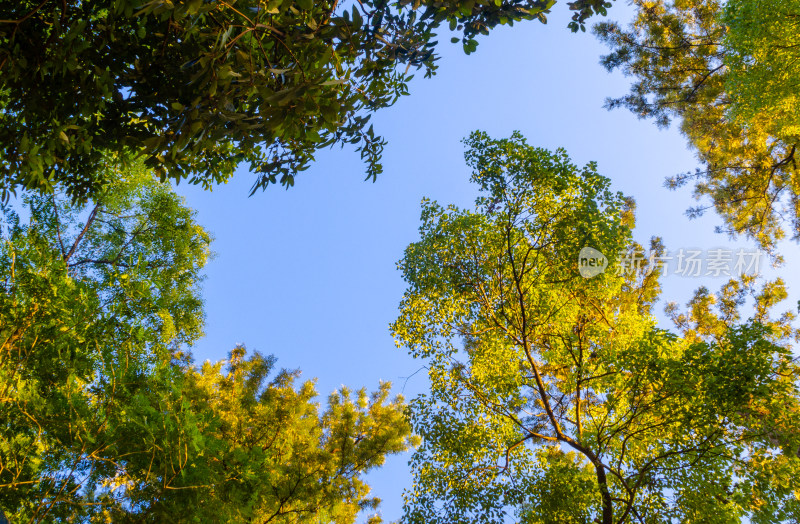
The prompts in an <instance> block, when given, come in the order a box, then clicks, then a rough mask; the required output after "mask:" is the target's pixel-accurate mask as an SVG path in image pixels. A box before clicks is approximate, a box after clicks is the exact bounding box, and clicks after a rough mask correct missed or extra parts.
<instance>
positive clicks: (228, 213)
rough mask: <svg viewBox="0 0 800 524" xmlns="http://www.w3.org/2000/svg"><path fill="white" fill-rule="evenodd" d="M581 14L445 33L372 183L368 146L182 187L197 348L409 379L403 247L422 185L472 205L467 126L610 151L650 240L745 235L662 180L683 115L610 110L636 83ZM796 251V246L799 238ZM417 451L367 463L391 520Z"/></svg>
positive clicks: (682, 162) (426, 193) (587, 156)
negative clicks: (202, 264)
mask: <svg viewBox="0 0 800 524" xmlns="http://www.w3.org/2000/svg"><path fill="white" fill-rule="evenodd" d="M609 14H610V18H613V19H618V20H619V19H622V20H625V19H627V18H628V17H629V16H630V8H629V7H628V6H626V5H624V4H621V3H620V4H617V5H614V7H613V8H612V9H610V11H609ZM569 16H570V14H569V12H568V11H567V8H566V5H565V4H561V3H559V4H557V5H556V6H555V8H554V12H553V13H552V14H551V15H550V17H549V23H548V24H547V25H542V24H540V23H538V22H528V23H524V24H519V25H515V26H514V27H513V28H502V29H499V30H497V31H495V32H494V33H493V34H491V35H490V36H489V37H484V38H482V39H481V43H480V45H479V46H478V50H477V52H476V53H474V54H473V55H470V56H466V55H464V54H463V52H462V51H461V48H460V46H459V45H449V44H444V45H442V46H441V51H442V52H441V55H442V59H441V61H440V62H439V63H440V68H439V71H438V74H437V75H436V76H435V77H434V78H433V79H422V78H419V79H415V80H414V81H413V83H412V86H411V89H410V91H411V95H410V96H408V97H406V98H405V99H402V100H400V101H399V102H398V103H397V104H396V105H395V106H394V107H392V108H389V109H386V110H383V111H382V112H380V113H379V114H377V115H376V116H375V117H374V124H375V129H376V132H378V133H380V134H382V135H383V136H384V137H385V138H386V139H387V140H388V145H387V147H386V149H385V153H384V168H385V170H384V173H383V174H382V175H380V176H379V178H378V181H377V182H375V183H372V182H365V181H364V169H363V166H362V164H361V163H360V160H359V158H358V154H356V153H355V152H353V151H352V150H348V149H344V150H339V149H335V150H331V151H326V152H324V153H323V154H320V155H319V156H318V159H317V162H316V164H315V165H314V166H313V167H312V168H311V169H309V170H308V171H306V172H303V173H301V174H300V175H299V176H298V177H297V179H296V183H295V187H294V188H292V189H290V190H288V191H286V190H283V189H282V188H280V187H272V188H269V189H268V190H267V191H266V192H264V193H258V194H256V195H254V196H253V197H250V198H248V197H247V195H248V192H249V188H250V185H251V184H252V182H253V176H252V175H251V174H249V173H248V172H247V171H246V169H244V168H243V169H241V170H240V173H238V174H237V176H235V177H234V178H233V180H232V181H231V182H229V183H228V184H226V185H224V186H220V187H217V188H215V189H214V191H213V192H211V193H209V192H204V191H202V190H201V189H200V188H196V187H192V186H187V185H181V186H179V192H180V193H182V194H183V195H185V196H186V198H187V202H188V204H189V205H190V206H192V207H194V208H195V209H197V210H198V213H199V221H200V223H201V224H203V225H204V226H205V227H206V228H207V229H209V230H210V231H211V233H212V234H213V235H214V236H215V239H216V240H215V242H214V245H213V249H214V251H216V253H217V256H216V258H215V259H214V260H213V261H212V262H211V263H210V264H209V266H208V271H207V279H206V281H205V283H204V296H205V300H206V313H207V327H206V333H207V334H206V336H205V338H204V339H202V340H201V341H200V342H199V343H198V344H197V345H196V347H195V348H194V353H195V357H196V359H197V360H198V361H202V360H205V359H210V360H218V359H221V358H225V356H226V354H227V352H228V351H229V350H230V349H231V348H232V347H233V346H234V345H235V344H237V343H244V344H246V345H247V347H248V348H249V349H253V350H256V349H257V350H259V351H261V352H263V353H272V354H274V355H276V356H277V357H278V365H279V366H282V367H287V368H292V369H294V368H300V369H301V370H302V371H303V377H305V378H314V377H316V378H317V380H318V382H317V385H318V391H319V392H320V394H321V396H322V397H321V399H324V397H325V395H327V393H329V392H330V391H332V390H334V389H336V388H338V387H340V385H342V384H344V385H347V386H349V387H352V388H358V387H361V386H365V387H367V388H368V389H375V388H376V387H377V384H378V381H379V380H388V381H392V382H393V384H394V386H395V388H394V389H395V391H397V392H400V390H401V388H402V387H403V385H404V382H405V378H404V377H408V376H410V375H412V374H413V373H414V372H415V371H417V370H419V368H420V367H421V366H422V365H423V363H422V362H418V361H414V360H413V359H412V358H411V357H409V356H407V355H406V353H405V352H404V350H402V349H397V348H396V347H395V345H394V342H393V341H392V338H391V336H390V334H389V330H388V325H389V323H390V322H391V321H393V320H394V318H395V317H396V315H397V306H398V303H399V301H400V299H401V297H402V294H403V291H404V283H403V281H402V279H401V276H400V273H399V272H398V271H397V269H396V262H397V261H398V260H399V259H400V258H401V256H402V253H403V249H404V248H405V247H406V245H408V244H409V243H410V242H413V241H414V240H416V238H417V228H418V226H419V211H420V201H421V200H422V198H423V197H429V198H431V199H434V200H438V201H440V202H442V203H452V204H457V205H460V206H471V205H472V201H473V199H474V198H475V196H476V192H475V190H474V188H473V187H471V185H470V184H469V182H468V177H469V170H468V169H467V167H466V165H465V164H464V161H463V146H462V144H461V142H460V141H461V139H462V138H464V137H465V136H466V135H468V134H469V132H470V131H472V130H474V129H481V130H484V131H487V132H488V133H489V134H490V135H492V136H494V137H498V138H499V137H506V136H508V135H510V134H511V132H512V131H513V130H519V131H521V132H522V133H523V134H524V135H525V136H526V137H527V139H528V141H529V143H530V144H532V145H535V146H540V147H546V148H550V149H554V148H557V147H563V148H565V149H566V150H567V152H568V153H569V154H570V156H571V157H572V158H573V160H574V161H575V162H576V163H578V164H581V165H582V164H585V163H586V162H588V161H591V160H594V161H597V163H598V166H599V171H600V173H602V174H604V175H605V176H607V177H609V178H611V180H612V182H613V185H614V188H615V189H616V190H619V191H622V192H623V193H625V194H626V195H630V196H633V197H634V198H635V199H636V201H637V208H638V211H637V217H638V221H637V230H636V237H637V239H638V240H639V241H640V242H646V241H647V239H648V238H649V237H650V236H652V235H659V236H661V237H662V238H663V239H664V242H665V244H666V246H667V248H668V249H675V250H677V249H678V248H692V247H699V248H703V249H709V248H715V247H724V248H733V247H734V246H742V245H748V244H747V243H746V242H741V241H739V242H732V241H730V240H729V239H728V238H727V237H725V236H724V235H718V234H714V232H713V230H714V225H717V224H719V223H720V220H719V219H718V218H717V217H716V216H714V215H713V214H712V213H710V214H708V216H706V217H703V218H702V219H700V220H692V221H689V220H688V219H687V218H686V217H685V215H684V210H685V209H686V208H688V207H690V206H693V205H696V204H695V201H694V200H693V199H692V198H691V192H690V190H689V189H684V190H681V191H677V192H672V191H668V190H667V189H664V188H663V181H664V178H665V177H667V176H670V175H674V174H676V173H679V172H685V171H690V170H693V169H694V168H695V167H696V165H697V163H696V160H695V158H694V155H693V154H692V152H690V151H689V150H687V149H686V147H685V141H684V139H683V138H682V137H681V136H680V135H679V133H678V132H677V130H675V129H670V130H658V129H657V128H656V127H655V125H653V124H652V122H650V121H642V120H637V119H636V117H635V116H634V115H632V114H630V113H629V112H627V111H622V110H617V111H613V112H609V111H606V110H605V109H603V101H604V99H605V98H606V97H607V96H614V95H621V94H624V93H625V92H626V91H627V88H628V84H629V82H628V80H627V79H625V78H624V77H622V76H621V75H619V74H614V75H611V74H608V73H607V72H606V71H605V70H604V69H603V68H602V67H601V66H600V65H599V63H598V60H599V57H600V55H601V54H603V53H604V52H605V48H604V47H603V46H602V45H600V44H599V42H597V40H596V39H595V38H594V37H593V36H592V35H591V34H589V33H586V34H572V33H570V32H569V30H567V29H566V25H567V23H568V21H569ZM448 40H449V38H448V37H446V36H444V35H443V36H442V37H441V38H440V41H442V42H447V41H448ZM783 252H784V253H785V254H786V258H787V260H796V259H797V258H796V257H797V254H798V253H797V248H796V247H795V246H794V245H787V246H783ZM787 269H791V264H789V265H787V267H785V268H784V271H783V272H782V273H783V274H784V276H785V277H786V278H787V281H788V282H789V286H790V287H789V291H790V299H789V300H788V301H787V302H786V308H788V309H794V306H793V305H794V304H796V303H797V298H798V296H797V289H798V286H800V281H798V280H797V279H796V278H792V277H791V275H789V271H786V270H787ZM723 282H724V279H722V278H717V279H713V278H706V279H702V278H685V277H678V276H671V277H667V278H666V280H665V282H664V296H665V297H666V298H667V299H668V300H674V301H677V302H679V303H684V302H686V300H687V299H688V298H689V297H690V295H691V292H692V290H693V289H695V288H696V287H699V286H700V285H708V286H709V287H710V288H711V289H717V288H719V287H720V286H721V285H722V284H723ZM665 327H667V326H666V324H665ZM425 385H426V381H425V377H424V373H418V374H417V375H415V376H414V377H412V378H410V379H409V380H408V381H407V383H405V395H406V397H411V396H414V395H416V394H419V393H421V392H423V391H424V389H425ZM407 460H408V456H403V457H395V458H393V459H391V460H390V461H389V462H388V463H387V466H386V467H385V468H383V469H382V470H381V471H379V472H377V473H375V474H372V475H370V480H371V482H372V485H373V493H375V494H376V495H377V496H379V497H381V498H382V499H383V500H384V503H383V508H382V513H383V516H384V518H385V520H387V521H389V520H394V519H397V518H399V517H400V515H401V514H402V497H401V495H402V491H403V489H405V488H407V487H409V486H410V479H411V477H410V473H409V471H408V467H407V466H406V462H407Z"/></svg>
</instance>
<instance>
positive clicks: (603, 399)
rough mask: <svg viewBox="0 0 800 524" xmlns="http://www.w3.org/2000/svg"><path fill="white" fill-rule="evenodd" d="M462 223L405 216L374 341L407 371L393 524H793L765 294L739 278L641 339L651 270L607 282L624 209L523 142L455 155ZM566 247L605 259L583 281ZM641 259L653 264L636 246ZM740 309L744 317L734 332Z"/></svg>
mask: <svg viewBox="0 0 800 524" xmlns="http://www.w3.org/2000/svg"><path fill="white" fill-rule="evenodd" d="M467 145H468V151H467V155H466V156H467V160H468V163H469V164H470V166H471V167H472V168H473V170H474V171H473V176H472V180H473V181H474V182H475V183H476V184H477V185H478V187H479V188H480V190H481V196H480V197H479V198H478V200H477V202H476V208H475V209H474V210H465V209H459V208H456V207H453V206H448V207H444V206H441V205H439V204H437V203H435V202H429V201H426V202H424V203H423V210H422V226H421V228H420V239H419V241H417V242H414V243H413V244H411V245H410V246H409V247H408V248H407V250H406V252H405V256H404V257H403V259H402V261H401V262H400V268H401V270H402V272H403V276H404V277H405V279H406V281H407V282H408V289H407V291H406V293H405V296H404V298H403V301H402V303H401V307H400V316H399V317H398V319H397V321H396V322H395V323H394V324H393V326H392V329H393V332H394V334H395V336H396V340H397V343H398V345H400V346H402V347H405V348H407V349H408V350H409V352H410V353H411V354H412V355H413V356H415V357H417V358H420V359H423V360H424V361H425V363H426V367H427V369H428V370H429V378H430V383H431V391H430V394H426V395H421V396H420V397H418V398H417V399H415V400H414V401H412V403H411V408H410V412H411V418H412V422H413V427H414V429H415V431H417V432H419V434H420V435H421V436H422V439H423V444H422V446H421V447H420V448H419V449H418V450H417V452H416V453H415V454H414V457H413V459H412V468H413V471H414V476H415V477H414V478H415V480H414V485H413V488H412V489H411V490H410V491H408V492H407V493H406V513H405V521H406V522H411V523H423V522H424V523H435V522H473V521H480V522H487V523H489V522H498V523H499V522H506V521H507V520H505V519H506V518H508V517H509V516H513V517H514V518H515V519H516V520H517V521H519V522H530V523H540V522H541V523H548V522H553V523H555V522H558V523H568V522H573V523H589V522H602V523H604V524H611V523H624V522H641V523H660V522H673V521H680V522H739V521H740V519H741V518H743V517H749V518H750V519H751V521H752V522H776V521H784V520H786V519H788V520H791V519H797V518H798V517H800V503H799V502H798V501H800V498H798V496H800V492H798V488H797V484H796V482H795V480H796V479H797V478H798V477H797V476H798V474H800V457H799V456H798V450H799V449H800V440H798V434H797V432H796V430H795V429H794V428H796V427H797V424H798V422H800V419H799V417H800V409H798V408H800V392H799V391H798V376H799V374H798V373H799V372H800V369H798V367H797V364H796V363H795V362H794V360H793V359H792V355H791V346H790V345H789V343H790V342H791V340H792V339H793V337H795V336H796V332H795V331H794V330H793V329H792V328H791V321H792V319H793V315H792V314H791V313H788V314H786V315H783V316H781V317H779V318H771V317H770V313H769V310H770V308H771V307H772V306H773V305H774V304H775V303H776V302H778V301H779V300H781V299H782V298H785V296H786V295H785V291H784V290H783V288H782V283H781V282H780V281H776V282H771V283H767V284H765V285H764V287H763V288H762V289H760V290H758V289H757V287H756V285H755V283H754V282H753V281H751V280H750V279H748V278H745V277H742V278H741V279H738V280H732V281H731V282H729V283H728V284H727V285H726V286H725V287H724V288H723V290H722V291H721V292H720V293H719V294H717V295H713V294H710V293H708V291H707V290H704V289H701V290H699V291H698V293H697V295H696V296H695V298H694V299H693V300H692V302H691V303H690V304H689V309H688V311H687V312H684V313H681V312H679V309H678V308H677V306H674V305H672V306H670V308H669V311H670V313H671V315H672V316H673V317H674V319H675V322H676V324H677V327H678V333H677V334H676V333H673V332H669V331H667V330H664V329H663V328H660V327H659V326H658V325H657V322H656V320H655V318H654V316H653V313H652V308H653V306H654V304H655V302H656V301H657V300H658V298H659V274H660V269H659V268H658V267H653V266H650V267H647V266H643V267H638V268H635V269H633V270H631V271H615V270H614V267H613V262H614V261H615V260H617V259H618V256H619V252H620V250H626V249H628V248H638V247H640V246H636V245H635V243H633V241H632V238H631V228H632V227H633V215H632V206H631V202H630V201H628V200H626V199H625V198H624V197H623V196H622V195H621V194H619V193H614V192H612V191H611V190H610V188H609V185H610V183H609V180H608V179H606V178H604V177H603V176H601V175H600V174H598V173H597V171H596V167H595V166H594V165H593V164H589V165H587V166H585V167H583V168H579V167H577V166H575V165H574V164H572V163H571V162H570V160H569V158H568V157H567V155H566V153H564V152H563V151H557V152H555V153H553V152H549V151H546V150H543V149H539V148H534V147H531V146H529V145H528V144H527V143H526V142H525V141H524V139H523V138H522V137H521V136H520V135H518V134H515V135H513V136H512V137H511V138H510V139H505V140H494V139H491V138H489V137H488V136H486V135H485V134H482V133H476V134H473V135H472V136H471V137H470V138H469V140H467ZM583 247H593V248H594V249H596V250H599V251H601V252H602V253H603V254H605V256H607V257H608V258H609V261H610V262H611V264H610V265H609V267H608V268H607V270H606V271H605V272H601V273H599V274H595V275H594V276H592V277H591V278H585V276H586V275H584V276H582V275H581V274H580V272H579V269H578V265H577V261H578V256H579V253H580V251H581V249H582V248H583ZM651 247H652V249H653V250H654V252H655V253H659V252H660V251H661V250H663V247H662V246H661V244H660V242H659V241H658V239H654V241H653V243H652V246H651ZM748 293H752V295H753V299H754V303H755V304H756V310H755V313H754V315H753V316H752V317H751V318H749V319H745V320H743V319H741V317H740V313H739V309H738V308H739V306H740V305H741V304H742V303H743V302H744V300H745V298H746V297H747V296H748Z"/></svg>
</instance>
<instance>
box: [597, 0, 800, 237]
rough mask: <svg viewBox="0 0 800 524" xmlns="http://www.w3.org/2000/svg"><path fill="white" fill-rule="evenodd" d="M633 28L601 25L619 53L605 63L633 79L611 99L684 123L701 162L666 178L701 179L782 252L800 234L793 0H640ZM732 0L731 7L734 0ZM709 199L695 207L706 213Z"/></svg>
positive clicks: (747, 228) (698, 187) (740, 228)
mask: <svg viewBox="0 0 800 524" xmlns="http://www.w3.org/2000/svg"><path fill="white" fill-rule="evenodd" d="M633 4H634V6H635V8H636V18H635V20H634V21H633V23H632V24H631V26H630V27H628V28H623V27H621V26H620V25H619V24H617V23H612V22H607V23H600V24H598V25H597V26H596V32H597V34H598V35H599V36H600V38H601V40H603V41H604V42H605V43H607V44H608V45H609V47H610V48H611V53H610V54H608V55H607V56H605V57H604V58H603V60H602V63H603V64H604V65H605V66H606V67H607V68H608V69H609V70H613V69H620V70H621V71H623V72H624V73H625V74H626V75H630V76H632V77H633V78H634V83H633V85H632V87H631V91H630V93H629V94H628V95H626V96H623V97H619V98H612V99H609V101H608V107H610V108H614V107H627V108H628V109H630V110H631V111H632V112H634V113H635V114H636V115H638V116H639V117H641V118H653V119H655V121H656V122H657V123H658V124H659V125H661V126H666V125H668V124H669V122H670V120H671V119H673V118H676V117H677V118H679V120H680V129H681V131H682V132H683V133H684V135H686V137H687V138H688V140H689V142H690V143H691V145H692V146H693V147H694V148H695V150H696V151H697V155H698V158H699V160H700V162H701V166H702V167H701V168H698V169H697V171H696V172H694V173H685V174H681V175H677V176H676V177H674V178H672V179H671V180H670V181H668V185H669V186H671V187H677V186H680V185H683V184H685V183H687V182H690V181H695V196H696V197H697V198H703V197H708V198H709V199H710V201H711V207H714V208H715V209H716V210H717V211H718V212H719V214H720V215H721V216H722V218H723V219H724V220H725V222H726V224H727V228H726V231H727V232H729V233H731V234H738V233H742V234H746V235H748V236H751V237H753V238H755V239H756V240H757V241H758V242H759V243H760V244H761V245H762V246H764V247H765V248H767V249H769V250H774V247H775V243H776V242H777V241H778V240H780V239H781V238H784V237H785V236H786V234H787V230H788V234H789V236H790V237H791V238H794V239H797V238H798V234H800V226H799V225H798V224H800V219H798V216H800V206H798V202H799V201H798V194H800V187H799V186H798V180H800V178H798V171H797V169H798V168H797V162H796V159H795V150H796V147H797V144H798V136H800V135H798V133H797V125H796V112H795V111H794V109H793V108H795V107H796V106H795V105H794V104H795V102H794V100H795V96H796V95H795V92H796V86H797V78H798V69H797V68H798V65H797V64H798V62H797V59H796V57H797V50H796V48H795V46H794V42H795V39H796V31H795V27H796V25H795V24H796V14H797V6H796V4H795V3H794V2H780V1H776V2H762V1H755V0H752V1H751V0H741V1H738V0H735V1H732V2H730V3H728V4H726V3H724V2H721V1H718V0H691V1H674V2H673V1H670V0H655V1H650V0H647V1H644V0H635V1H634V2H633ZM726 6H727V7H726ZM705 209H707V208H706V207H705V205H703V206H699V207H695V208H693V209H690V210H689V214H690V215H697V214H699V213H702V212H703V211H704V210H705Z"/></svg>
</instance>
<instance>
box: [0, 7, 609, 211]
mask: <svg viewBox="0 0 800 524" xmlns="http://www.w3.org/2000/svg"><path fill="white" fill-rule="evenodd" d="M554 3H555V0H454V1H444V0H425V1H417V2H412V1H411V0H392V1H390V0H367V1H359V2H358V3H355V4H352V5H351V4H345V3H340V2H338V0H333V1H329V0H325V1H312V0H297V1H284V0H269V1H256V0H230V1H224V0H215V1H210V2H204V1H202V0H186V1H172V0H150V1H145V2H141V1H139V0H103V1H93V2H83V1H80V0H65V1H63V2H56V1H47V0H45V1H41V2H40V1H39V0H23V1H19V2H3V3H2V5H0V190H2V192H3V195H4V196H6V197H7V196H8V192H9V191H14V190H16V189H17V188H20V187H22V188H29V189H36V190H39V191H45V192H46V191H49V190H51V189H52V186H53V185H54V184H62V185H63V186H64V188H65V189H66V190H67V192H68V193H69V195H70V196H72V197H74V198H78V199H82V198H85V197H86V196H88V195H91V194H93V193H94V192H97V191H98V190H100V189H101V188H102V187H103V186H104V185H105V184H107V183H108V182H109V179H108V178H106V176H107V175H109V173H108V172H106V171H98V170H97V169H96V166H97V165H98V164H99V163H101V159H102V158H103V156H104V155H111V156H112V157H115V158H116V159H117V160H120V159H125V158H129V157H131V156H140V155H141V156H143V158H144V159H145V163H146V165H147V166H148V167H150V168H152V169H154V170H155V171H156V172H158V173H159V174H160V175H161V176H162V178H163V177H170V178H173V179H175V180H181V179H189V180H190V181H192V182H193V183H199V184H203V185H205V186H211V185H213V184H215V183H219V182H222V181H225V180H227V179H228V177H230V176H231V174H232V173H233V170H234V168H235V167H236V166H237V165H239V164H240V163H242V162H244V163H246V164H249V166H250V168H251V170H252V171H254V172H255V173H256V179H255V182H254V185H253V190H255V189H257V188H264V187H266V186H267V185H269V184H275V183H280V184H283V185H286V186H291V185H292V184H293V183H294V176H295V175H296V174H297V172H298V171H302V170H304V169H306V168H307V167H308V165H309V162H310V161H311V160H312V159H313V157H314V153H315V152H316V151H317V150H319V149H320V148H324V147H328V146H332V145H335V144H340V145H344V144H354V145H356V148H357V150H358V151H359V152H360V154H361V157H362V158H363V159H364V161H365V163H366V166H367V167H366V169H367V177H368V178H373V179H374V178H375V177H376V176H377V174H378V173H379V172H380V171H381V167H380V163H379V160H380V156H381V151H382V148H383V145H384V142H383V140H382V139H381V138H380V137H379V136H377V135H376V134H375V133H374V132H373V129H372V126H371V125H370V124H369V119H370V115H371V114H372V113H373V112H374V111H376V110H378V109H380V108H383V107H387V106H389V105H391V104H393V103H394V102H395V101H396V100H397V99H398V97H400V96H402V95H404V94H407V92H408V82H409V81H410V79H411V77H412V75H411V74H409V72H411V73H413V72H415V71H417V70H422V71H423V72H424V73H425V75H426V76H429V75H431V74H433V73H434V71H435V70H436V63H435V62H436V59H437V57H436V55H435V51H436V48H437V44H438V41H437V40H436V38H437V37H436V34H435V31H437V30H438V29H440V28H442V29H444V28H443V27H442V25H443V24H449V27H450V29H451V30H458V31H460V33H461V35H462V37H463V47H464V50H465V51H466V52H471V51H474V50H475V48H476V46H477V41H476V38H475V37H476V36H477V35H479V34H486V33H488V32H489V30H490V29H492V28H493V27H495V26H497V25H500V24H512V23H513V22H516V21H521V20H532V19H539V20H541V21H545V14H546V13H547V12H548V10H549V8H550V7H551V6H552V5H553V4H554ZM569 6H570V9H572V10H573V11H574V12H575V14H574V17H573V22H572V23H571V25H572V28H573V30H577V29H578V28H579V27H580V28H583V27H584V21H585V20H586V19H587V18H588V17H589V16H590V15H592V14H593V13H595V12H600V13H605V11H606V8H607V7H609V6H610V4H609V3H607V2H605V1H604V0H575V1H574V2H572V3H570V4H569ZM453 40H456V41H457V40H458V38H456V37H454V38H453Z"/></svg>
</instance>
